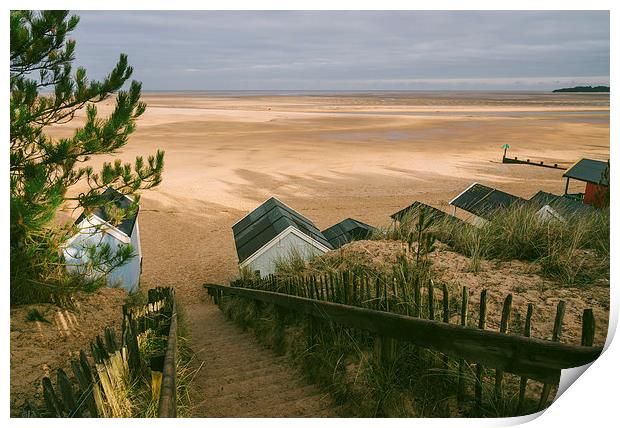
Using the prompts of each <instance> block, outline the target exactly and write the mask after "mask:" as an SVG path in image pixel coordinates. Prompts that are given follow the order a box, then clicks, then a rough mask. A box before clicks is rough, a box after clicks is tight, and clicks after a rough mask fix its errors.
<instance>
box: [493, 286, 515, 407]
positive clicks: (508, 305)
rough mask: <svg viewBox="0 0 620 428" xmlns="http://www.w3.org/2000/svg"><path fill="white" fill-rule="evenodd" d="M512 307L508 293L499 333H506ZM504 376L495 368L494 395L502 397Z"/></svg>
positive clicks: (510, 296)
mask: <svg viewBox="0 0 620 428" xmlns="http://www.w3.org/2000/svg"><path fill="white" fill-rule="evenodd" d="M511 308H512V294H509V295H508V296H506V298H505V299H504V307H503V309H502V319H501V322H500V326H499V332H500V333H506V330H508V320H509V319H510V310H511ZM503 378H504V372H503V371H502V370H499V369H496V370H495V397H496V398H498V399H499V398H501V397H502V395H503V394H502V381H503Z"/></svg>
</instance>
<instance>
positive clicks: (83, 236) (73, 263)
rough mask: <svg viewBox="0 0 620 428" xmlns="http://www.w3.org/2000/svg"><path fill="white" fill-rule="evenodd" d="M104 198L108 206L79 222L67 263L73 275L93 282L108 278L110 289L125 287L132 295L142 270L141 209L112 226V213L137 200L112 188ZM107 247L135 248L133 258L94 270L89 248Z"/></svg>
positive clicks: (69, 245)
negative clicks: (76, 274)
mask: <svg viewBox="0 0 620 428" xmlns="http://www.w3.org/2000/svg"><path fill="white" fill-rule="evenodd" d="M103 196H104V198H106V200H107V203H106V204H105V205H104V206H101V207H98V208H96V209H94V210H93V212H92V213H90V214H86V213H84V212H83V213H82V214H81V215H80V216H79V217H78V219H77V220H76V221H75V224H76V226H77V228H78V232H77V233H76V234H75V235H74V236H73V237H71V238H70V239H69V240H68V241H67V242H66V243H65V244H64V246H63V249H62V253H63V256H64V259H65V264H66V267H67V270H68V271H69V272H75V273H79V274H82V275H84V276H86V277H88V278H91V279H97V278H100V277H102V276H105V281H106V284H107V285H108V286H109V287H121V288H123V289H125V290H127V291H129V292H135V291H137V290H138V288H139V284H140V274H141V270H142V249H141V246H140V227H139V225H138V210H136V211H135V213H133V214H132V215H130V216H129V218H126V219H124V220H123V221H122V222H121V223H120V224H117V225H112V224H110V223H109V220H110V218H111V217H112V213H111V210H113V209H118V210H124V211H127V210H128V209H129V208H130V207H131V206H132V205H133V199H132V198H130V197H128V196H125V195H122V194H121V193H119V192H117V191H116V190H114V189H111V188H108V189H107V190H106V191H105V192H104V193H103ZM112 207H114V208H112ZM106 244H107V245H109V247H110V249H111V251H112V252H116V251H117V250H118V249H120V248H121V247H123V246H127V245H131V247H132V248H133V256H132V257H131V258H130V259H129V260H128V261H127V262H126V263H124V264H123V265H121V266H117V267H111V266H110V267H108V266H101V267H100V268H98V269H93V267H92V266H91V264H90V263H89V262H90V261H91V260H90V255H89V248H95V249H100V248H103V246H104V245H106ZM110 269H111V270H110Z"/></svg>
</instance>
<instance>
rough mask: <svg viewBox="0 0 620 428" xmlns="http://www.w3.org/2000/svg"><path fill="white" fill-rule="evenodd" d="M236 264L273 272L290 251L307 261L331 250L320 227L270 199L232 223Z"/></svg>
mask: <svg viewBox="0 0 620 428" xmlns="http://www.w3.org/2000/svg"><path fill="white" fill-rule="evenodd" d="M232 229H233V234H234V236H235V245H236V247H237V255H238V257H239V267H240V268H242V269H244V268H247V269H249V270H250V271H251V272H256V271H259V272H260V274H261V276H266V275H269V274H272V273H275V264H276V261H277V260H279V259H283V258H287V257H289V256H290V255H291V253H296V254H298V255H300V256H301V257H302V258H303V259H305V260H307V259H309V258H310V257H312V256H316V255H320V254H324V253H326V252H327V251H330V250H332V249H333V248H332V246H331V244H330V243H329V241H328V240H327V239H325V236H323V234H322V233H321V231H320V230H319V229H317V227H316V226H315V225H314V224H313V223H312V222H311V221H310V220H308V219H307V218H306V217H304V216H302V215H301V214H299V213H298V212H297V211H295V210H294V209H292V208H291V207H289V206H288V205H286V204H284V203H283V202H281V201H279V200H278V199H276V198H270V199H268V200H267V201H265V202H264V203H263V204H261V205H260V206H259V207H258V208H256V209H255V210H254V211H252V212H250V213H249V214H248V215H246V216H245V217H243V218H242V219H241V220H239V221H238V222H237V223H235V224H234V225H233V226H232Z"/></svg>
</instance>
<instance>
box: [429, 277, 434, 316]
mask: <svg viewBox="0 0 620 428" xmlns="http://www.w3.org/2000/svg"><path fill="white" fill-rule="evenodd" d="M428 319H429V320H431V321H435V284H434V283H433V280H432V279H429V280H428Z"/></svg>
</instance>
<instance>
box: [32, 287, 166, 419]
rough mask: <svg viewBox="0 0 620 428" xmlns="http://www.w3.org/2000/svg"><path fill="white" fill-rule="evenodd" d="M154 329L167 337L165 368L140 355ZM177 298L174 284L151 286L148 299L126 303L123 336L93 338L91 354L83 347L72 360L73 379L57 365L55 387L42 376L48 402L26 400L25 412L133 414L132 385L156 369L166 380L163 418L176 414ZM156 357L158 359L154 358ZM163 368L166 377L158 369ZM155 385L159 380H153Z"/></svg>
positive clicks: (161, 402) (110, 331)
mask: <svg viewBox="0 0 620 428" xmlns="http://www.w3.org/2000/svg"><path fill="white" fill-rule="evenodd" d="M149 330H153V331H157V332H159V333H162V334H163V335H164V336H167V337H168V339H167V347H166V353H165V357H164V364H163V369H162V368H160V367H155V364H153V363H152V364H151V367H147V365H146V364H145V362H144V361H143V358H142V356H141V355H140V350H139V340H140V338H141V336H142V335H143V334H145V333H147V332H148V331H149ZM176 330H177V327H176V301H175V298H174V290H173V289H171V288H156V289H152V290H149V291H148V303H147V304H146V305H144V306H142V307H137V308H136V307H129V306H128V305H125V306H124V307H123V322H122V326H121V339H120V341H119V340H117V338H116V333H115V332H114V330H113V329H111V328H106V329H105V331H104V335H103V338H101V337H100V336H97V337H96V339H95V340H94V341H93V342H91V346H90V348H91V349H90V354H91V358H92V361H91V359H89V357H88V356H87V354H86V352H85V351H83V350H82V351H80V353H79V359H75V360H72V361H71V368H72V371H73V375H74V378H73V379H70V378H69V376H68V375H67V374H66V373H65V371H64V370H63V369H57V370H56V378H57V381H56V387H54V385H53V383H52V380H51V379H50V378H49V377H44V378H43V380H42V387H43V397H44V403H43V406H37V405H35V404H34V403H33V402H32V401H27V403H26V407H25V409H24V415H25V416H31V417H32V416H34V417H129V416H132V414H131V411H132V404H131V402H130V401H129V397H128V389H129V387H130V385H129V384H130V383H131V381H132V380H135V379H137V378H138V377H140V376H147V375H148V372H150V373H151V377H152V379H161V390H160V391H153V394H159V410H158V414H159V416H160V417H175V416H176V372H175V366H176V348H177V345H176V337H177V331H176ZM153 361H157V358H154V359H152V362H153ZM160 370H161V371H162V372H163V373H161V376H158V374H157V372H159V371H160ZM152 387H153V389H155V388H158V387H159V382H153V383H152ZM154 396H155V395H154Z"/></svg>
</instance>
